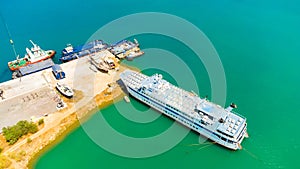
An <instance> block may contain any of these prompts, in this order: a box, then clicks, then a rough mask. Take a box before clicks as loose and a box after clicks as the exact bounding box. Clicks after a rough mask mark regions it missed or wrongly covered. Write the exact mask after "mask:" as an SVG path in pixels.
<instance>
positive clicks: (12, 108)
mask: <svg viewBox="0 0 300 169" xmlns="http://www.w3.org/2000/svg"><path fill="white" fill-rule="evenodd" d="M107 54H111V53H110V52H109V51H106V50H105V51H103V52H99V53H97V54H94V55H99V56H103V55H107ZM61 68H62V70H63V71H64V72H65V74H66V78H64V79H61V80H56V79H55V77H54V75H53V74H52V69H51V68H49V69H46V70H43V71H40V72H37V73H34V74H30V75H27V76H24V77H21V78H18V79H14V80H10V81H7V82H4V83H1V84H0V89H2V90H3V97H4V99H3V100H1V98H0V130H2V128H3V127H6V126H11V125H14V124H15V123H17V122H18V121H20V120H30V119H31V118H32V117H41V116H44V115H49V114H51V113H54V112H56V111H57V109H56V105H57V103H58V101H59V99H61V97H63V96H61V95H60V94H59V93H58V92H57V91H56V89H55V85H56V83H57V82H58V81H59V82H60V83H64V84H67V85H68V86H70V87H72V88H73V89H74V90H77V91H81V92H82V93H83V95H84V96H83V98H82V99H81V100H79V101H78V102H77V103H76V104H73V105H72V107H70V104H69V107H68V108H72V109H74V110H75V111H76V109H77V108H80V106H81V105H84V104H85V103H87V102H88V101H90V100H91V99H93V97H94V96H95V95H97V94H99V93H101V92H102V91H104V90H105V89H106V87H107V85H108V84H109V83H112V82H114V81H116V80H117V79H118V76H119V72H118V71H116V70H109V72H108V73H103V72H100V71H97V70H95V69H93V68H92V65H91V63H90V58H89V57H88V56H86V57H82V58H79V59H76V60H73V61H70V62H67V63H64V64H61ZM75 94H76V93H75Z"/></svg>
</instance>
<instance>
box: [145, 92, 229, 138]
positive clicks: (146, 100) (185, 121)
mask: <svg viewBox="0 0 300 169" xmlns="http://www.w3.org/2000/svg"><path fill="white" fill-rule="evenodd" d="M143 101H145V102H147V103H149V104H151V105H154V104H153V103H152V102H150V101H149V99H148V98H145V97H144V96H143ZM154 106H156V105H154ZM166 106H167V107H169V108H172V107H171V106H169V105H168V104H166ZM156 107H157V106H156ZM164 112H165V113H167V114H169V115H171V116H172V117H174V118H176V119H178V116H175V115H174V114H173V113H171V112H170V111H167V110H164ZM179 119H180V120H181V121H182V122H184V123H186V124H188V125H189V126H191V127H193V128H194V129H196V130H198V129H199V127H197V126H195V125H193V124H195V123H193V124H192V123H191V122H188V121H187V120H184V119H183V118H179ZM203 129H205V128H203ZM205 130H206V129H205ZM213 134H214V135H215V136H217V137H218V138H220V139H222V140H223V141H225V142H228V143H230V144H233V141H231V140H228V139H226V138H224V137H221V136H220V135H218V134H216V133H213Z"/></svg>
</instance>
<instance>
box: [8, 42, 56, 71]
mask: <svg viewBox="0 0 300 169" xmlns="http://www.w3.org/2000/svg"><path fill="white" fill-rule="evenodd" d="M29 41H30V43H31V44H32V45H33V47H31V49H28V48H26V54H25V56H24V57H23V58H19V56H17V59H16V60H14V61H10V62H8V67H9V69H10V70H12V71H15V70H19V69H20V68H21V67H24V66H27V65H29V64H34V63H37V62H40V61H43V60H46V59H48V58H52V57H53V56H54V55H55V53H56V52H55V51H54V50H46V51H45V50H43V49H41V48H40V46H38V45H37V44H35V43H33V42H32V40H29Z"/></svg>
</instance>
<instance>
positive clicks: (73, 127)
mask: <svg viewBox="0 0 300 169" xmlns="http://www.w3.org/2000/svg"><path fill="white" fill-rule="evenodd" d="M101 94H102V93H100V94H99V95H101ZM123 95H124V94H123V93H119V95H118V96H117V97H116V98H113V99H116V100H117V101H120V100H121V99H122V96H123ZM94 99H95V98H94ZM112 101H113V100H106V101H105V102H104V103H102V104H100V105H96V106H95V107H94V109H92V110H88V112H86V114H85V115H84V116H83V117H81V119H80V120H79V119H78V117H77V116H76V117H77V120H76V121H74V122H73V123H72V124H70V126H68V127H67V128H66V129H65V130H64V131H62V132H61V133H60V134H59V135H58V136H57V137H56V138H55V139H54V140H53V141H52V142H51V143H49V144H47V145H46V146H45V147H43V149H41V150H40V151H39V152H37V153H36V154H34V155H33V156H32V157H31V159H30V160H29V162H28V164H27V168H33V167H34V166H35V164H36V163H37V162H38V160H39V159H40V158H41V156H42V155H43V154H45V153H47V152H48V151H49V150H51V149H52V148H53V147H55V146H56V145H58V144H59V143H60V142H61V141H63V140H64V139H65V138H66V137H67V136H68V135H69V134H70V133H72V132H73V131H74V130H76V129H77V128H78V127H80V125H81V123H85V122H86V121H88V120H89V119H90V118H91V117H92V116H93V115H95V113H97V112H98V111H99V109H103V108H106V107H108V106H110V105H111V104H112ZM73 114H76V112H74V113H72V114H71V115H70V116H72V115H73ZM70 116H68V117H66V118H70Z"/></svg>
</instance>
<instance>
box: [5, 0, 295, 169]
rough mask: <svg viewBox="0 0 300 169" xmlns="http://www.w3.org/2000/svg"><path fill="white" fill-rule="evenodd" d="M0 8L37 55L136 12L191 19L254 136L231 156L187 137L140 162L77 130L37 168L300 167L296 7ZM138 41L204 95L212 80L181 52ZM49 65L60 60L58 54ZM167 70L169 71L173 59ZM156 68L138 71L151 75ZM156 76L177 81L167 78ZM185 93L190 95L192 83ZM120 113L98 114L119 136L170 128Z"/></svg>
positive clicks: (170, 44) (159, 42)
mask: <svg viewBox="0 0 300 169" xmlns="http://www.w3.org/2000/svg"><path fill="white" fill-rule="evenodd" d="M0 4H1V5H0V9H1V13H2V15H3V16H4V18H5V20H6V23H7V25H8V27H9V28H10V32H11V34H12V36H13V39H14V41H15V44H16V48H17V51H18V52H19V53H21V54H23V53H24V52H25V50H24V48H25V46H28V45H29V42H27V41H28V39H32V40H35V41H36V42H37V43H39V44H40V45H41V46H42V47H43V48H53V49H55V50H57V51H60V50H61V49H62V48H63V47H64V45H65V44H66V43H70V42H71V43H73V44H80V43H83V42H85V41H86V40H87V39H88V38H89V37H90V36H91V34H93V33H94V32H95V31H96V30H97V29H98V28H100V27H101V26H103V25H104V24H106V23H108V22H110V21H112V20H114V19H117V18H119V17H122V16H124V15H128V14H132V13H136V12H148V11H155V12H165V13H170V14H173V15H177V16H179V17H182V18H184V19H187V20H188V21H190V22H191V23H193V24H194V25H196V26H197V27H198V28H199V29H201V30H202V31H203V32H204V33H205V34H206V35H207V36H208V38H209V39H210V40H211V42H212V43H213V45H214V46H215V48H216V50H217V52H218V54H219V56H220V59H221V61H222V64H223V67H224V70H225V74H226V82H227V98H226V99H227V100H226V102H227V103H226V104H227V105H228V104H229V103H230V102H232V101H234V102H235V103H237V104H238V106H239V107H238V109H237V112H239V113H240V114H242V115H244V116H246V117H247V120H248V132H249V135H250V138H249V139H246V140H244V142H243V144H242V145H243V148H244V149H243V150H241V151H236V152H233V151H229V150H227V149H224V148H222V147H220V146H217V145H212V146H207V144H202V145H198V146H188V145H190V144H197V143H198V140H199V136H198V135H197V134H195V133H194V132H190V133H189V134H188V135H187V136H186V137H185V138H184V139H183V140H182V141H181V142H180V143H179V144H177V145H176V146H175V147H174V148H172V149H171V150H170V151H167V152H165V153H163V154H161V155H158V156H155V157H151V158H141V159H133V158H124V157H120V156H117V155H114V154H111V153H109V152H107V151H105V150H104V149H102V148H101V147H99V146H98V145H97V144H95V143H94V142H93V141H92V140H91V139H90V138H89V137H88V136H87V135H86V133H85V131H84V130H83V128H82V127H79V128H78V129H76V130H75V131H74V132H72V133H70V134H69V135H68V136H67V137H66V138H65V139H64V140H63V141H62V142H61V143H59V144H58V145H56V146H54V147H53V148H52V149H51V150H49V151H48V152H46V153H45V154H43V155H42V156H41V157H40V159H39V160H38V161H37V163H36V164H35V165H34V167H35V168H38V169H46V168H64V169H66V168H130V169H132V168H192V167H197V168H300V165H299V163H298V162H297V159H298V152H299V148H300V147H299V139H300V136H299V134H298V133H299V131H298V129H299V126H298V123H299V122H298V121H299V117H300V116H299V113H300V109H299V105H300V104H299V100H300V92H299V90H298V88H299V85H300V74H299V72H300V70H299V69H300V68H299V63H300V52H299V48H300V41H299V39H300V31H299V30H300V12H299V11H300V3H299V2H298V1H285V2H276V1H264V2H261V1H247V0H228V1H222V2H219V1H211V2H201V1H196V0H194V1H176V2H174V1H169V0H166V1H163V2H161V1H153V0H152V1H148V0H147V1H136V2H134V1H126V2H125V1H119V0H118V1H117V0H114V1H105V2H102V1H96V0H95V1H88V2H84V1H77V0H76V1H57V0H52V1H48V2H47V1H43V2H40V1H33V0H31V1H26V2H25V1H24V2H19V1H10V2H8V1H7V2H1V3H0ZM137 26H138V24H137ZM0 30H1V32H0V36H1V39H0V46H1V47H0V53H1V63H0V64H1V68H0V72H1V75H2V76H1V79H0V80H1V81H4V80H8V79H9V78H10V72H9V70H8V68H7V67H6V63H7V61H9V60H12V59H13V58H14V56H13V52H12V50H11V48H10V45H9V43H8V37H7V34H6V32H5V27H4V26H3V24H1V25H0ZM187 34H188V32H187ZM135 37H137V38H138V40H139V42H140V44H141V47H142V48H144V49H146V48H160V49H165V50H169V51H172V52H173V53H175V54H176V55H177V56H179V57H180V58H181V59H182V60H183V61H185V62H186V63H187V64H188V65H189V67H190V69H191V70H192V71H193V73H194V75H195V76H196V80H197V82H198V86H199V92H200V94H201V96H204V95H208V96H210V94H211V87H210V82H209V77H208V74H207V72H206V70H205V68H204V66H203V64H202V63H201V61H199V59H197V56H196V55H195V54H194V53H193V52H192V51H191V50H190V49H189V48H188V47H187V46H185V45H184V44H182V43H180V42H178V41H176V40H174V39H171V38H168V37H165V36H161V35H151V34H145V35H138V36H135ZM99 38H101V37H99ZM199 45H201V44H199ZM149 57H152V56H151V52H150V53H146V54H145V55H144V56H143V57H141V58H138V59H136V60H135V61H134V62H126V63H127V64H129V65H133V66H137V67H139V66H140V65H141V64H140V63H142V62H143V61H144V60H145V59H149ZM162 57H163V56H162ZM55 60H58V55H57V56H56V58H55ZM165 66H166V67H171V66H173V65H172V61H170V62H167V63H165ZM139 68H140V69H143V67H139ZM155 71H156V69H148V70H144V72H145V73H146V74H148V75H150V74H151V73H153V72H155ZM162 73H163V74H164V75H165V77H166V79H167V80H170V81H171V82H173V83H174V84H176V81H175V80H174V77H172V76H171V75H169V73H167V72H164V71H162ZM182 76H185V75H184V74H183V75H182ZM181 87H183V88H187V89H188V90H190V88H189V86H188V84H184V85H182V86H181ZM131 101H132V104H133V106H134V107H135V108H136V109H138V110H141V111H144V112H145V113H153V114H155V113H157V112H156V111H154V110H148V109H149V108H148V107H147V106H144V105H142V104H140V103H139V102H136V101H135V100H134V99H131ZM118 106H121V107H123V108H124V107H125V108H126V106H129V104H126V103H125V102H124V101H123V100H121V101H120V102H118V103H116V104H115V105H112V106H109V107H107V108H105V109H104V110H101V113H102V114H103V116H104V117H105V119H106V120H107V121H108V122H109V124H110V125H111V126H112V127H113V128H114V129H115V130H117V131H119V132H120V133H123V134H125V135H128V136H132V137H141V138H143V137H150V136H154V135H157V134H159V133H161V132H163V131H164V130H166V129H168V127H169V126H171V125H172V124H173V121H172V120H170V119H168V118H166V117H163V116H160V117H159V118H158V119H157V120H155V121H153V122H151V123H147V124H140V123H135V122H132V121H129V120H127V119H126V118H124V117H123V116H122V115H120V113H119V112H118V110H117V109H116V107H118ZM98 116H99V113H98V114H95V115H94V116H93V117H92V118H91V119H90V120H88V121H87V122H86V125H89V126H93V125H95V126H97V122H98V120H97V117H98ZM184 130H186V129H184ZM95 131H97V132H101V128H95ZM200 139H202V138H200ZM118 141H119V142H122V140H118ZM206 143H207V142H206ZM158 144H159V143H158Z"/></svg>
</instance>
